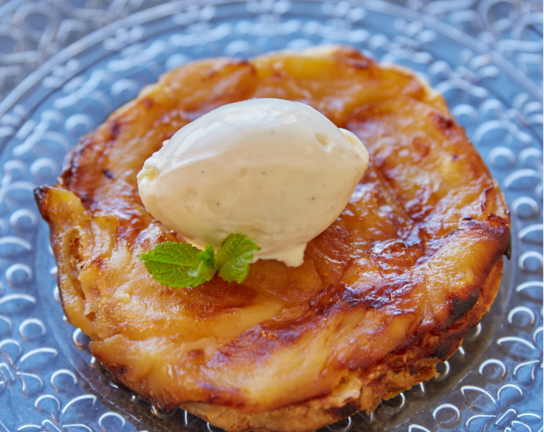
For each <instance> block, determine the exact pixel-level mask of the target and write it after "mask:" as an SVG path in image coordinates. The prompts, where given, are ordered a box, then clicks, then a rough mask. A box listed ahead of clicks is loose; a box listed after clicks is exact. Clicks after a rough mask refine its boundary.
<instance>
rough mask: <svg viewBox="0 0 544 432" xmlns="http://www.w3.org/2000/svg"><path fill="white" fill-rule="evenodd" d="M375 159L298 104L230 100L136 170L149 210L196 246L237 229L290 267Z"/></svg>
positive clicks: (346, 134)
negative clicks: (369, 162) (234, 101)
mask: <svg viewBox="0 0 544 432" xmlns="http://www.w3.org/2000/svg"><path fill="white" fill-rule="evenodd" d="M367 166H368V153H367V151H366V149H365V147H364V145H363V144H362V143H361V141H360V140H359V139H358V138H357V137H356V136H355V135H354V134H352V133H351V132H349V131H347V130H344V129H339V128H338V127H336V126H335V125H334V124H333V123H332V122H331V121H330V120H329V119H327V118H326V117H325V116H324V115H323V114H321V113H320V112H318V111H317V110H315V109H314V108H312V107H310V106H308V105H305V104H303V103H299V102H291V101H286V100H281V99H252V100H248V101H243V102H236V103H232V104H229V105H224V106H222V107H220V108H217V109H215V110H214V111H211V112H210V113H208V114H205V115H203V116H202V117H200V118H198V119H197V120H195V121H193V122H191V123H189V124H188V125H186V126H184V127H183V128H181V129H180V130H179V131H178V132H176V134H174V136H172V138H171V139H170V140H169V141H166V142H165V143H164V145H163V147H162V148H161V149H160V150H159V151H158V152H156V153H154V154H153V155H152V156H151V157H150V158H149V159H147V160H146V162H145V164H144V167H143V169H142V170H141V171H140V173H139V174H138V188H139V192H140V197H141V199H142V202H143V203H144V205H145V207H146V209H147V210H148V211H149V213H151V214H152V215H153V216H154V217H155V218H157V219H158V220H159V221H160V222H162V223H163V224H164V225H165V226H166V227H168V228H170V229H172V230H174V231H176V232H178V233H179V234H181V235H182V236H183V237H185V239H186V240H187V241H188V242H189V243H191V244H193V245H194V246H196V247H197V248H199V249H204V247H205V245H206V244H211V245H212V246H214V248H216V249H219V248H220V246H221V243H222V242H223V240H224V239H225V238H226V237H227V236H228V235H229V234H232V233H243V234H246V235H247V236H249V237H250V238H251V239H253V240H254V241H255V242H256V243H257V245H258V246H259V247H260V251H259V252H258V253H256V254H255V259H276V260H279V261H283V262H284V263H285V264H287V265H288V266H298V265H300V264H302V262H303V260H304V250H305V248H306V244H307V243H308V242H309V241H310V240H311V239H313V238H314V237H316V236H317V235H319V234H320V233H321V232H323V231H324V230H325V229H326V228H327V227H328V226H329V225H331V224H332V223H333V222H334V220H335V219H336V218H337V217H338V215H339V214H340V213H341V212H342V210H343V209H344V208H345V206H346V204H347V203H348V201H349V199H350V197H351V195H352V193H353V191H354V189H355V187H356V185H357V183H358V182H359V180H360V179H361V177H362V175H363V173H364V171H365V170H366V168H367Z"/></svg>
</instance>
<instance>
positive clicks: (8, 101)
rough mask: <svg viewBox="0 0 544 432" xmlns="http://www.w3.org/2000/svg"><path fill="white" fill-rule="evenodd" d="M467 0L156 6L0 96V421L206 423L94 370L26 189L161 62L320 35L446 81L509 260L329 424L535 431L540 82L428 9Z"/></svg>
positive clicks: (538, 422)
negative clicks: (435, 365)
mask: <svg viewBox="0 0 544 432" xmlns="http://www.w3.org/2000/svg"><path fill="white" fill-rule="evenodd" d="M461 3H462V2H461ZM465 3H466V4H467V5H468V6H459V4H460V3H459V2H458V3H457V5H458V6H455V7H457V9H455V7H453V6H452V4H453V2H435V3H431V4H429V5H428V6H427V9H425V11H426V12H427V13H422V12H417V11H416V10H413V9H408V8H404V7H401V6H399V5H394V4H391V3H387V2H381V1H372V0H368V1H361V2H353V3H350V2H341V3H318V2H311V1H294V0H293V1H287V0H278V1H273V0H263V1H252V2H248V3H245V2H221V1H215V2H211V1H207V2H202V3H201V5H200V6H195V3H194V2H191V3H189V2H183V1H181V2H173V3H167V4H162V5H159V6H155V7H153V8H149V9H147V10H145V11H142V12H138V13H135V14H133V15H130V16H128V17H126V18H124V19H121V20H119V21H117V22H115V23H113V24H111V25H109V26H106V27H104V28H102V29H100V30H98V31H96V32H94V33H91V34H90V35H88V36H86V37H84V38H83V39H81V40H80V41H78V42H76V43H74V44H73V45H71V46H70V47H68V48H66V49H65V50H63V51H61V52H60V53H59V54H57V55H56V56H55V57H53V58H51V59H50V60H48V61H47V62H46V63H45V64H44V65H43V66H41V67H40V68H39V69H37V70H36V71H35V72H34V73H32V74H31V75H30V76H29V77H28V78H27V79H26V80H25V81H23V83H22V84H20V85H19V86H18V87H17V88H16V90H15V91H13V92H12V93H10V94H9V95H8V97H6V98H5V99H4V100H3V101H2V102H0V116H1V120H0V139H2V137H4V140H3V142H4V144H3V146H2V149H3V150H2V153H1V156H0V171H1V176H2V177H1V181H0V234H1V237H0V259H1V261H0V265H1V267H2V274H1V285H0V338H1V339H0V354H1V356H0V431H2V432H6V431H10V432H12V431H44V430H45V431H56V432H58V431H74V432H75V431H99V430H100V431H103V432H129V431H135V430H138V431H142V430H147V431H169V432H170V431H171V432H173V431H182V430H191V431H195V432H196V431H206V430H208V431H210V432H211V431H213V430H214V429H216V428H214V427H213V426H210V425H208V424H206V423H205V422H203V421H202V420H200V419H197V418H196V417H193V416H191V415H188V414H186V413H185V412H183V411H181V410H175V411H174V412H169V413H164V412H160V411H158V410H156V409H155V408H153V407H150V406H149V405H146V404H145V403H142V402H141V401H139V400H137V399H136V398H134V397H131V396H130V395H129V394H128V393H126V392H124V391H122V390H120V389H118V388H116V386H115V385H113V384H110V383H109V382H108V379H107V377H106V376H104V374H103V373H102V372H101V371H100V370H99V369H98V368H97V366H96V363H95V361H94V359H93V357H92V356H91V354H90V352H89V351H88V348H87V344H88V338H87V337H86V336H85V335H83V334H82V333H81V332H80V331H79V330H77V329H75V328H74V327H72V326H71V325H70V324H68V323H67V322H66V320H65V318H64V315H63V312H62V308H61V306H60V302H59V293H58V288H57V286H56V267H55V262H54V259H53V257H52V254H51V249H50V247H49V239H48V236H49V232H48V228H47V226H46V224H45V223H44V222H42V221H41V219H40V217H39V215H38V212H37V209H36V206H35V204H34V202H33V197H32V190H33V189H34V188H35V187H36V186H37V185H41V184H53V183H54V182H55V179H56V177H57V175H58V174H59V171H60V167H61V164H62V160H63V157H64V155H65V154H66V152H67V151H68V150H69V149H70V148H71V147H72V146H74V145H75V144H76V143H77V140H78V138H79V137H80V136H81V135H82V134H85V133H87V132H90V131H92V130H93V129H95V128H96V127H97V126H98V125H99V124H100V123H102V122H103V121H104V120H105V119H106V116H107V115H108V114H109V113H111V112H112V111H113V110H114V109H115V108H117V107H118V106H120V105H121V104H123V103H125V102H127V101H128V100H130V99H132V98H134V97H135V96H136V95H137V94H138V91H139V90H140V89H141V88H142V87H143V86H145V85H147V84H150V83H153V82H155V81H156V80H157V77H158V76H159V75H160V74H161V73H163V72H164V71H166V70H168V69H171V68H173V67H175V66H178V65H181V64H183V63H186V62H188V61H191V60H193V59H197V58H202V57H209V56H220V55H228V56H242V57H251V56H254V55H257V54H260V53H264V52H266V51H270V50H274V49H280V48H302V47H306V46H309V45H315V44H330V43H342V44H348V45H352V46H355V47H357V48H359V49H361V50H362V51H364V52H365V53H366V54H368V55H371V56H373V57H375V58H377V59H378V60H381V61H386V62H396V63H398V64H402V65H404V66H407V67H410V68H412V69H413V70H415V71H417V72H418V73H420V74H421V75H422V76H424V77H426V78H427V79H428V80H429V81H430V82H431V84H432V85H433V87H435V88H436V89H437V90H439V91H440V92H441V93H443V94H444V96H445V97H446V99H447V101H448V104H449V106H450V109H451V111H452V113H453V114H454V115H455V116H456V117H457V119H458V121H459V122H460V123H461V124H462V125H463V126H464V127H465V128H466V130H467V132H468V135H469V136H470V137H472V140H473V142H474V144H475V146H476V148H477V149H478V150H479V151H480V153H481V154H482V156H483V158H484V159H485V161H486V163H487V164H488V166H489V168H490V170H491V172H492V174H493V175H494V176H495V178H496V179H497V180H498V181H499V183H500V185H501V187H502V189H503V191H504V193H505V195H506V198H507V201H508V204H509V206H510V209H511V213H512V245H513V257H512V259H511V260H510V261H505V275H504V278H503V282H502V285H501V289H500V293H499V296H498V298H497V300H496V302H495V304H494V305H493V307H492V309H491V311H490V313H489V314H488V315H487V316H486V317H485V318H484V319H483V321H482V322H481V324H480V325H478V327H477V328H476V329H474V330H473V331H471V332H470V334H469V335H468V336H467V338H466V340H465V342H464V343H463V346H462V348H460V349H459V351H458V352H457V353H456V354H455V355H454V356H453V357H452V358H451V359H450V360H448V361H447V362H445V363H444V364H442V365H441V366H440V377H439V378H438V379H434V380H432V381H430V382H426V383H422V384H420V385H418V386H416V387H414V388H413V389H411V390H409V391H407V392H405V393H404V394H402V395H399V396H397V397H396V398H394V399H392V400H389V401H387V402H383V403H382V404H381V405H380V406H379V407H378V409H377V410H376V411H375V412H374V413H373V414H372V415H371V416H366V415H362V414H357V415H354V416H353V417H351V418H350V419H347V420H345V421H341V422H339V423H336V424H334V425H332V426H329V429H330V430H331V431H336V432H346V431H347V430H349V429H351V430H353V431H356V430H357V431H360V430H366V431H378V430H388V431H391V430H403V431H406V430H407V431H409V432H415V431H422V432H425V431H439V430H450V429H455V430H468V431H480V430H490V431H491V430H501V431H529V432H531V431H533V432H537V431H541V430H542V333H543V332H542V292H543V286H542V223H541V222H542V144H541V143H542V103H541V102H542V92H541V90H540V89H539V87H538V86H537V85H536V84H535V83H534V82H533V81H531V80H530V79H528V78H527V77H526V75H524V74H523V73H521V72H520V71H519V70H518V68H517V67H516V66H515V65H514V64H513V63H511V62H510V61H507V60H506V59H505V58H504V57H503V55H501V54H500V53H499V51H501V50H498V51H495V50H490V49H489V48H488V45H486V43H484V42H485V41H484V42H483V41H482V40H483V39H482V38H480V39H475V38H473V37H471V36H470V35H468V34H467V33H464V32H462V31H461V30H460V29H459V28H454V27H452V26H450V25H448V24H445V23H443V22H440V21H438V20H437V19H436V18H434V17H433V14H431V13H429V8H431V7H434V8H435V9H437V11H438V12H437V13H436V14H434V15H437V14H438V15H440V12H444V13H445V12H451V11H452V10H455V11H456V13H457V12H458V13H459V14H461V15H459V17H464V16H466V17H468V18H467V20H466V21H467V22H471V19H472V18H471V19H469V18H470V16H469V15H470V13H473V14H476V12H475V11H474V10H466V11H465V10H463V8H464V7H469V6H470V4H472V3H471V2H465ZM469 3H470V4H469ZM498 3H500V2H497V4H498ZM482 5H484V6H482ZM493 5H494V2H492V1H487V2H485V1H482V2H481V3H480V6H479V8H480V9H481V8H485V7H487V8H488V9H489V10H491V7H492V6H493ZM452 7H453V9H452ZM448 8H449V9H448ZM416 9H417V8H416ZM435 12H436V11H435ZM463 13H464V14H465V15H462V14H463ZM479 13H480V15H481V16H482V11H481V10H480V12H479ZM485 13H487V9H484V15H485ZM467 14H469V15H467ZM456 16H457V15H456ZM476 18H478V15H477V14H476ZM507 18H508V17H507ZM507 18H505V19H507ZM476 21H477V19H476ZM497 22H498V21H497ZM520 25H521V24H520ZM518 27H519V26H518ZM516 31H518V32H521V31H522V30H519V29H518V30H516ZM513 32H514V31H513V30H512V34H513ZM482 34H483V33H482ZM537 43H538V41H537ZM514 49H515V48H514ZM502 52H503V53H504V52H506V51H505V50H502ZM513 59H514V60H515V58H514V57H513ZM537 75H538V74H537ZM540 79H541V75H540Z"/></svg>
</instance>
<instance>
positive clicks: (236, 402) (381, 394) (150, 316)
mask: <svg viewBox="0 0 544 432" xmlns="http://www.w3.org/2000/svg"><path fill="white" fill-rule="evenodd" d="M261 97H273V98H283V99H289V100H296V101H300V102H304V103H307V104H309V105H311V106H313V107H314V108H316V109H317V110H319V111H321V112H322V113H323V114H325V115H326V116H327V117H328V118H329V119H331V120H332V121H333V122H334V123H335V124H336V125H337V126H339V127H343V128H346V129H348V130H350V131H352V132H354V133H355V134H356V135H357V136H358V137H359V138H360V139H361V140H362V141H363V142H364V143H365V145H366V146H367V148H368V151H369V154H370V165H369V168H368V170H367V172H366V173H365V175H364V176H363V178H362V179H361V182H360V184H359V185H358V186H357V188H356V190H355V192H354V194H353V196H352V197H351V200H350V202H349V204H348V206H347V207H346V208H345V210H344V211H343V213H342V214H341V215H340V216H339V217H338V219H337V220H336V222H334V223H333V224H332V225H331V226H330V227H329V228H328V229H327V230H325V231H324V232H323V233H322V234H320V235H319V236H317V237H316V238H315V239H313V240H312V241H311V242H310V243H309V244H308V247H307V249H306V253H305V259H304V263H303V264H302V265H301V266H300V267H296V268H294V267H287V266H286V265H284V264H283V263H280V262H278V261H274V260H260V261H257V262H256V263H254V264H252V265H251V270H250V273H249V276H248V278H247V279H246V280H245V281H244V282H243V284H242V285H238V284H236V283H230V284H229V283H227V282H224V281H223V280H222V279H220V278H218V277H217V276H216V277H214V279H212V280H211V281H210V282H207V283H205V284H203V285H201V286H197V287H192V288H187V289H174V288H169V287H165V286H162V285H160V284H159V283H158V282H156V281H155V280H154V279H153V277H152V276H151V275H150V274H149V272H148V271H147V270H146V269H145V267H144V265H143V263H142V262H141V261H140V260H139V259H138V255H140V254H141V253H143V252H147V251H149V250H151V249H152V248H153V247H154V246H156V245H157V244H159V243H161V242H164V241H178V242H183V241H184V239H183V238H182V237H181V236H180V235H178V234H176V233H174V232H172V231H170V230H168V229H166V228H165V227H164V226H163V225H161V223H160V222H158V221H157V220H155V219H153V217H151V216H150V215H149V213H148V212H146V210H145V208H144V207H143V205H142V202H141V200H140V197H139V195H138V188H137V182H136V174H137V173H138V172H139V171H140V169H141V168H142V165H143V163H144V161H145V160H146V159H147V158H148V157H149V156H151V154H152V153H153V152H155V151H157V150H158V149H159V148H160V147H161V145H162V142H163V141H164V140H167V139H168V138H170V137H171V136H172V134H173V133H174V132H176V131H177V130H178V129H179V128H180V127H182V126H183V125H185V124H187V123H188V122H190V121H192V120H194V119H195V118H197V117H199V116H201V115H202V114H204V113H206V112H209V111H210V110H212V109H214V108H216V107H219V106H221V105H223V104H226V103H231V102H236V101H240V100H245V99H249V98H261ZM36 197H37V202H38V205H39V208H40V211H41V214H42V215H43V217H44V219H45V220H46V221H47V222H48V223H49V226H50V229H51V242H52V245H53V250H54V253H55V257H56V259H57V262H58V274H59V289H60V293H61V297H62V302H63V305H64V311H65V313H66V316H67V317H68V320H69V321H70V322H71V323H72V324H73V325H74V326H76V327H78V328H80V329H81V330H82V331H83V332H84V333H85V334H87V335H88V336H90V338H91V339H92V342H91V343H90V350H91V352H92V354H93V355H94V357H95V358H96V359H97V360H98V361H100V362H101V364H102V365H103V367H104V368H105V369H106V370H107V371H108V372H109V373H110V374H111V375H112V376H113V377H114V378H115V380H117V381H118V382H119V383H121V384H123V385H124V386H125V387H126V388H128V389H130V390H131V391H133V392H135V393H137V394H139V395H140V396H141V397H143V398H145V399H146V400H148V401H149V402H151V403H153V404H154V405H155V406H157V407H159V408H163V409H171V408H174V407H181V408H183V409H184V410H187V411H189V412H190V413H193V414H195V415H197V416H200V417H202V418H204V419H206V420H208V421H210V422H211V423H212V424H214V425H216V426H219V427H221V428H224V429H226V430H228V431H249V430H258V429H260V430H275V431H289V432H307V431H313V430H315V429H317V428H319V427H321V426H324V425H326V424H329V423H332V422H335V421H337V420H339V419H342V418H345V417H347V416H350V415H352V414H353V413H355V412H357V411H360V410H367V411H372V410H373V409H374V408H375V407H376V406H377V405H378V404H379V403H380V401H381V400H382V399H387V398H391V397H393V396H395V395H397V394H399V393H400V392H402V391H404V390H406V389H408V388H410V387H412V386H413V385H415V384H417V383H419V382H421V381H424V380H428V379H430V378H432V377H434V376H435V375H436V371H435V366H436V365H437V364H438V363H439V362H442V361H444V360H446V359H447V358H448V357H450V356H451V355H452V354H453V353H454V352H455V351H456V350H457V349H458V347H459V346H460V344H461V343H462V341H463V338H464V337H465V335H466V334H467V332H468V330H469V329H471V328H472V327H474V326H475V325H477V323H478V322H479V321H480V319H481V318H482V316H483V315H484V314H485V313H486V312H487V311H488V310H489V308H490V306H491V304H492V302H493V300H494V298H495V296H496V294H497V291H498V288H499V284H500V280H501V276H502V265H503V264H502V259H501V257H502V255H503V254H504V253H505V251H506V249H507V244H508V238H509V231H510V218H509V213H508V209H507V206H506V204H505V201H504V197H503V195H502V193H501V191H500V190H499V187H498V186H497V183H496V182H495V181H494V180H493V178H492V177H491V175H490V174H489V172H488V170H487V168H486V167H485V165H484V163H483V161H482V159H481V158H480V156H479V155H478V153H477V151H476V150H475V149H474V147H473V145H472V144H471V143H470V141H469V140H468V138H467V136H466V135H465V131H464V130H463V128H462V127H460V126H459V125H458V124H457V123H456V122H455V120H454V119H453V118H452V117H451V115H450V113H449V111H448V108H447V106H446V104H445V102H444V100H443V98H442V97H441V96H440V95H439V94H437V93H436V92H435V91H433V90H432V89H431V88H429V87H428V86H427V85H426V84H425V83H423V82H422V81H421V80H419V79H418V78H416V77H415V76H414V75H413V74H412V73H410V72H409V71H407V70H404V69H402V68H399V67H393V66H382V65H379V64H378V63H376V62H375V61H373V60H371V59H369V58H367V57H365V56H363V55H362V54H361V53H360V52H358V51H356V50H354V49H351V48H346V47H320V48H311V49H308V50H304V51H297V52H294V51H285V52H276V53H272V54H269V55H264V56H260V57H257V58H255V59H253V60H249V61H246V60H238V59H232V58H218V59H208V60H201V61H196V62H193V63H190V64H187V65H184V66H182V67H180V68H177V69H175V70H172V71H170V72H168V73H166V74H165V75H164V76H162V77H161V78H160V80H159V82H158V83H157V84H155V85H151V86H149V87H146V88H145V89H144V90H143V91H142V92H141V93H140V95H139V96H138V97H137V98H136V99H135V100H133V101H131V102H129V103H127V104H126V105H124V106H123V107H121V108H119V109H118V110H117V111H115V112H114V113H113V114H112V115H111V116H110V117H109V118H108V120H107V121H106V122H105V123H104V124H103V125H102V126H100V127H99V128H98V129H97V130H96V131H95V132H93V133H91V134H89V135H87V136H86V137H84V138H83V139H82V140H81V142H80V144H79V145H78V146H77V148H76V149H75V150H74V151H73V152H72V153H71V154H70V155H69V157H68V158H67V160H66V164H65V167H64V169H63V172H62V174H61V176H60V178H59V180H58V183H57V184H56V185H55V186H53V187H42V188H39V189H37V190H36ZM179 199H181V200H182V199H183V197H180V198H179Z"/></svg>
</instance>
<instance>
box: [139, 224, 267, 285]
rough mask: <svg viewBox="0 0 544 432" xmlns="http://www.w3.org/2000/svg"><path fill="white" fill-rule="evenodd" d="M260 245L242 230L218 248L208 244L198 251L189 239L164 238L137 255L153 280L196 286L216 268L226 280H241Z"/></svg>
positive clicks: (168, 283)
mask: <svg viewBox="0 0 544 432" xmlns="http://www.w3.org/2000/svg"><path fill="white" fill-rule="evenodd" d="M258 250H259V247H258V246H257V245H256V244H255V242H254V241H253V240H251V239H250V238H249V237H248V236H246V235H244V234H239V233H237V234H231V235H229V236H228V237H227V238H226V239H225V241H224V242H223V243H222V245H221V249H219V251H218V252H215V251H214V248H213V247H212V246H211V245H206V248H205V249H204V250H203V251H201V250H199V249H197V248H196V247H194V246H191V245H190V244H188V243H176V242H164V243H160V244H158V245H157V246H155V248H154V249H153V250H151V251H149V252H146V253H143V254H141V255H139V256H138V258H139V259H140V261H142V262H143V263H144V266H145V268H146V269H147V270H148V271H149V273H151V275H152V276H153V278H155V280H156V281H157V282H159V283H161V284H163V285H167V286H170V287H172V288H187V287H190V286H191V287H195V286H198V285H201V284H203V283H204V282H207V281H209V280H210V279H211V278H213V276H214V275H215V273H217V271H219V277H221V278H222V279H223V280H225V281H227V282H233V281H236V282H238V283H242V282H243V281H244V280H245V278H246V277H247V275H248V273H249V264H250V263H251V261H253V254H254V253H255V252H257V251H258Z"/></svg>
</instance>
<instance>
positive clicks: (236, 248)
mask: <svg viewBox="0 0 544 432" xmlns="http://www.w3.org/2000/svg"><path fill="white" fill-rule="evenodd" d="M258 250H260V249H259V247H258V246H257V245H256V244H255V242H254V241H253V240H251V239H250V238H249V237H248V236H246V235H244V234H239V233H238V234H231V235H229V236H228V237H227V238H226V239H225V241H224V242H223V244H222V245H221V249H219V251H218V252H217V254H216V255H215V261H216V263H217V266H218V267H219V276H220V277H221V278H222V279H223V280H225V281H227V282H233V281H236V282H238V283H242V282H243V281H244V280H245V278H246V277H247V275H248V273H249V264H250V263H251V261H253V253H254V252H257V251H258Z"/></svg>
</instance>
